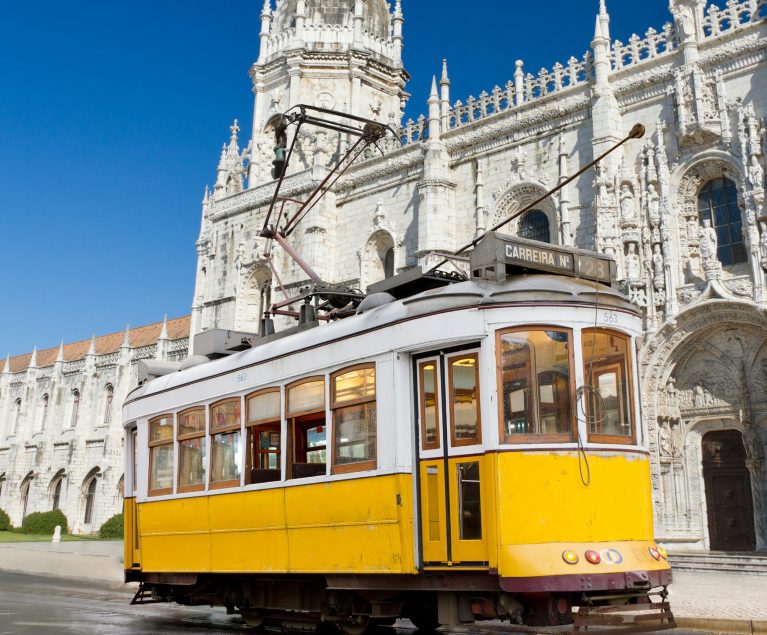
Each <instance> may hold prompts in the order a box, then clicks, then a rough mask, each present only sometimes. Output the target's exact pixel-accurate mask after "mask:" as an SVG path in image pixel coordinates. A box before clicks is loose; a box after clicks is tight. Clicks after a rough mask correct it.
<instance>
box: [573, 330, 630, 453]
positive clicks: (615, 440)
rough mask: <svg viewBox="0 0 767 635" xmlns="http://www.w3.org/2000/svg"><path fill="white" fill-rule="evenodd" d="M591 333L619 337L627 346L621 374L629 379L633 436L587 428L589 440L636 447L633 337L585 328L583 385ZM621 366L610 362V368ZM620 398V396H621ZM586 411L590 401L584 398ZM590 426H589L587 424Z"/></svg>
mask: <svg viewBox="0 0 767 635" xmlns="http://www.w3.org/2000/svg"><path fill="white" fill-rule="evenodd" d="M591 333H601V334H604V335H608V336H611V337H618V338H620V339H621V340H623V342H624V343H625V345H626V356H625V366H624V367H623V368H622V369H621V372H624V371H625V374H626V376H627V377H626V378H627V386H626V391H627V392H628V404H627V408H628V411H629V412H630V413H631V435H630V436H627V437H622V436H619V435H615V434H599V433H592V432H591V430H590V429H588V428H587V430H586V434H587V437H588V440H589V442H590V443H606V444H611V445H636V442H637V412H636V406H635V402H634V373H635V370H634V358H633V351H632V350H631V340H632V337H631V336H630V335H628V334H626V333H621V332H620V331H616V330H614V329H606V328H600V327H596V328H594V327H589V328H585V329H583V330H582V331H581V355H582V356H583V383H584V384H585V383H586V355H585V354H584V351H583V346H584V343H585V341H586V337H587V336H588V335H589V334H591ZM616 364H618V365H619V364H620V362H619V361H617V360H616V361H614V362H610V367H612V366H613V365H616ZM618 389H619V390H620V386H618ZM619 396H620V395H619ZM583 405H584V410H585V411H586V412H587V413H588V410H586V408H588V401H587V400H586V398H585V397H584V404H583ZM587 425H588V424H587Z"/></svg>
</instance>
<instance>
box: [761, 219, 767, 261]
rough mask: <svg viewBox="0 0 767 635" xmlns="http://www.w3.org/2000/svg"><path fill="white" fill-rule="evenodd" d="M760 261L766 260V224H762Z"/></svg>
mask: <svg viewBox="0 0 767 635" xmlns="http://www.w3.org/2000/svg"><path fill="white" fill-rule="evenodd" d="M760 249H761V253H762V260H767V224H762V237H761V245H760Z"/></svg>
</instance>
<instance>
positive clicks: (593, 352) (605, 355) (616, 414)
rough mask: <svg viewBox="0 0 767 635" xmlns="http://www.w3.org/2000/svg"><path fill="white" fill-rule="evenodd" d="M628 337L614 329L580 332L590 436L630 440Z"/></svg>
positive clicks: (631, 427) (602, 440)
mask: <svg viewBox="0 0 767 635" xmlns="http://www.w3.org/2000/svg"><path fill="white" fill-rule="evenodd" d="M630 350H631V346H630V344H629V338H628V337H627V336H625V335H623V334H621V333H616V332H614V331H607V330H598V329H589V330H586V331H584V332H583V364H584V368H583V376H584V380H585V384H586V392H585V408H586V416H587V420H588V426H589V439H590V440H591V441H599V442H606V443H633V442H634V424H633V421H634V417H633V407H632V404H633V399H632V395H631V389H632V384H631V367H632V366H631V353H630Z"/></svg>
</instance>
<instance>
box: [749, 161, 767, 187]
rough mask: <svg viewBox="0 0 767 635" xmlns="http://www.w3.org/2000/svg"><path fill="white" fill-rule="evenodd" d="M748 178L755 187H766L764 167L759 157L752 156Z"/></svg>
mask: <svg viewBox="0 0 767 635" xmlns="http://www.w3.org/2000/svg"><path fill="white" fill-rule="evenodd" d="M748 180H749V181H750V182H751V187H753V188H754V189H760V190H761V189H764V169H763V168H762V166H761V164H760V163H759V157H757V156H756V155H755V154H754V155H752V156H751V165H750V166H749V168H748Z"/></svg>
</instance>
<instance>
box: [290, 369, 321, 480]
mask: <svg viewBox="0 0 767 635" xmlns="http://www.w3.org/2000/svg"><path fill="white" fill-rule="evenodd" d="M319 381H321V382H322V387H323V390H322V407H321V408H319V407H318V408H312V409H309V410H291V406H290V391H291V390H292V389H293V388H296V387H298V386H300V385H301V384H311V383H314V382H319ZM327 390H328V384H327V377H326V376H325V375H310V376H309V377H302V378H301V379H297V380H296V381H293V382H291V383H289V384H286V385H285V420H286V421H287V435H288V438H287V439H286V443H285V454H286V456H285V461H286V462H285V480H286V481H294V480H301V479H306V478H312V477H311V476H293V465H295V464H296V460H295V454H296V427H297V425H304V424H305V423H311V420H310V421H308V422H305V421H302V422H300V423H299V422H298V421H297V419H299V418H301V419H303V418H305V417H310V416H314V415H320V414H322V415H323V421H324V424H323V425H324V427H325V446H324V448H325V474H324V475H325V476H327V473H328V455H327V451H328V433H327V427H328V394H327ZM331 418H332V417H331ZM317 420H319V417H318V418H317ZM307 450H308V448H307ZM331 458H332V457H331ZM331 463H332V461H331ZM306 465H308V463H307V464H306ZM315 476H319V475H315Z"/></svg>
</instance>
